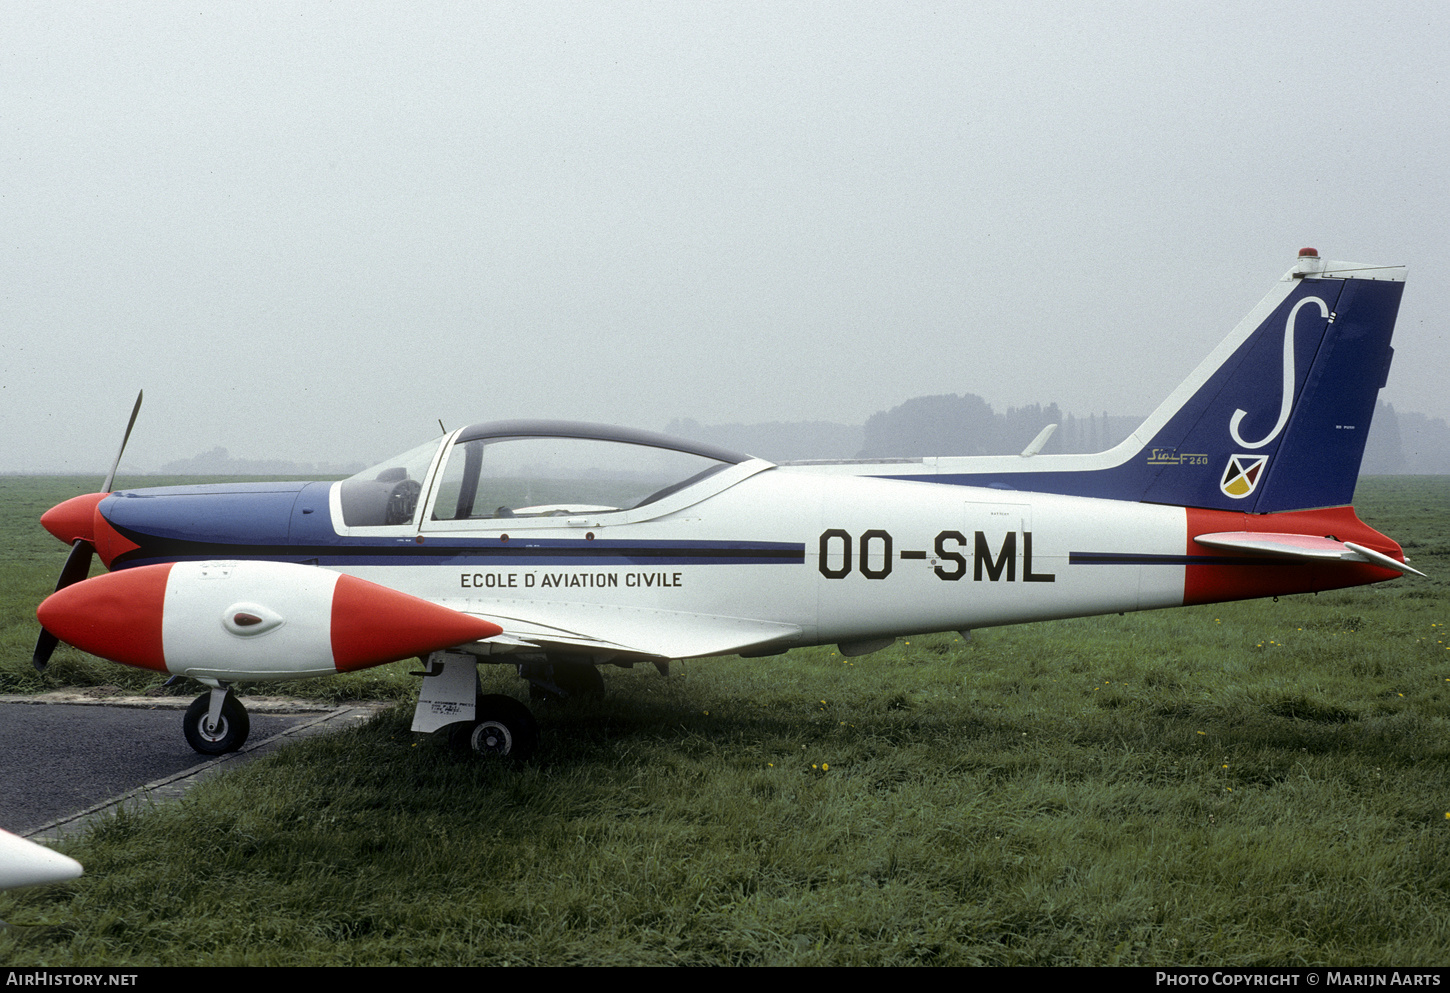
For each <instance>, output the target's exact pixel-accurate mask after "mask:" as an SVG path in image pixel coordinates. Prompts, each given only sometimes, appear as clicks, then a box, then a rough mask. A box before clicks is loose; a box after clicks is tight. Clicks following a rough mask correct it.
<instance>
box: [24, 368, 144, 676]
mask: <svg viewBox="0 0 1450 993" xmlns="http://www.w3.org/2000/svg"><path fill="white" fill-rule="evenodd" d="M145 393H146V391H145V390H138V391H137V393H136V406H134V407H132V408H131V419H130V420H129V421H127V422H126V433H125V434H124V435H122V436H121V448H120V451H118V452H116V461H115V462H112V463H111V471H110V472H108V473H107V474H106V481H105V482H104V483H103V484H102V485H101V492H102V493H109V492H111V487H112V486H114V485H115V482H116V470H117V469H119V468H121V456H122V455H123V454H125V451H126V442H128V441H130V440H131V429H132V428H134V427H135V426H136V415H138V414H140V413H141V398H142V397H143V396H145ZM95 553H96V546H95V545H92V544H91V543H90V542H89V541H86V540H85V539H84V538H77V539H76V540H75V542H74V544H72V545H71V546H70V555H68V556H66V560H65V565H64V566H63V567H62V568H61V570H60V579H58V580H57V581H56V584H55V588H56V590H63V589H65V588H66V587H67V586H73V585H74V584H76V583H79V582H80V581H81V580H83V579H85V578H86V577H87V576H89V575H90V574H91V556H93V555H95ZM58 644H60V639H59V638H57V637H56V636H55V635H53V634H51V633H50V632H49V631H47V630H46V629H45V628H44V627H42V628H41V629H40V637H39V638H37V639H35V653H34V654H33V655H31V657H30V664H31V665H33V666H35V668H36V671H38V672H44V671H45V667H46V666H48V665H49V664H50V656H51V653H53V652H54V651H55V646H56V645H58Z"/></svg>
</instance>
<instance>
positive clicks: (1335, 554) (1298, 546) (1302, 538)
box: [1193, 531, 1424, 576]
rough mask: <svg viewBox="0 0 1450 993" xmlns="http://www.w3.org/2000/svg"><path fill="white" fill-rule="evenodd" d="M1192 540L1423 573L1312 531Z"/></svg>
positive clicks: (1230, 534)
mask: <svg viewBox="0 0 1450 993" xmlns="http://www.w3.org/2000/svg"><path fill="white" fill-rule="evenodd" d="M1193 540H1194V541H1196V542H1198V543H1199V544H1200V545H1207V546H1208V547H1209V548H1222V549H1226V550H1228V551H1231V552H1257V553H1258V554H1260V555H1273V556H1277V557H1279V558H1288V559H1303V560H1307V561H1318V562H1354V563H1359V564H1368V565H1377V566H1379V567H1381V568H1383V569H1393V570H1394V571H1396V572H1413V573H1414V574H1415V575H1417V576H1423V575H1424V573H1423V572H1421V571H1420V570H1419V569H1413V568H1411V567H1410V566H1408V565H1406V564H1405V563H1403V562H1401V561H1399V560H1398V559H1393V558H1391V557H1390V556H1388V555H1386V554H1384V553H1383V552H1377V551H1375V550H1374V549H1373V548H1366V547H1365V546H1363V545H1356V544H1355V543H1354V542H1352V541H1336V540H1335V539H1333V538H1321V537H1320V536H1318V535H1313V534H1271V533H1265V532H1259V531H1223V532H1220V533H1218V534H1202V535H1199V536H1198V537H1196V538H1194V539H1193Z"/></svg>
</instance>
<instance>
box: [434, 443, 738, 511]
mask: <svg viewBox="0 0 1450 993" xmlns="http://www.w3.org/2000/svg"><path fill="white" fill-rule="evenodd" d="M729 465H731V463H729V462H725V461H721V460H718V459H713V458H709V457H706V456H703V455H698V454H694V453H691V452H682V451H676V450H673V449H666V448H656V447H653V446H650V445H640V444H632V443H627V442H621V441H617V440H612V439H599V438H559V437H529V438H487V439H477V440H474V441H465V442H460V443H459V444H456V445H454V446H453V449H452V450H451V451H450V452H449V453H448V461H447V464H446V465H444V467H443V471H442V474H441V476H440V478H439V482H438V487H437V489H438V495H437V496H436V497H435V498H434V501H433V510H432V512H431V514H430V515H429V517H430V519H431V520H435V521H462V520H488V519H497V518H512V517H562V516H565V515H569V514H579V513H597V512H602V511H613V510H628V509H631V508H633V507H641V506H644V505H645V504H647V503H652V502H654V501H655V500H658V499H660V498H661V497H664V496H667V495H669V494H670V493H674V492H676V491H677V490H680V489H683V488H684V487H686V486H688V485H690V484H691V483H693V482H696V481H698V480H700V479H704V478H705V477H706V476H709V475H712V474H713V473H715V472H718V471H720V470H721V469H724V468H726V467H727V466H729Z"/></svg>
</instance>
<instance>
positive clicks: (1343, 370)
mask: <svg viewBox="0 0 1450 993" xmlns="http://www.w3.org/2000/svg"><path fill="white" fill-rule="evenodd" d="M1403 290H1404V269H1403V268H1398V267H1396V268H1388V267H1372V266H1362V265H1353V264H1350V263H1344V262H1326V261H1322V260H1320V259H1319V258H1318V256H1317V255H1315V254H1313V249H1305V250H1304V252H1302V253H1300V259H1299V264H1298V265H1296V266H1295V267H1294V268H1293V269H1291V270H1289V272H1288V273H1287V274H1285V276H1284V278H1283V280H1281V281H1280V283H1279V285H1278V286H1276V287H1275V289H1274V290H1273V291H1272V292H1271V293H1270V294H1269V295H1268V296H1267V297H1265V298H1264V300H1263V301H1262V302H1261V303H1260V304H1259V305H1258V307H1256V308H1254V311H1253V313H1251V314H1250V315H1249V316H1248V317H1247V318H1245V319H1244V321H1243V322H1242V323H1241V324H1240V325H1239V326H1238V327H1237V328H1236V329H1235V330H1234V332H1233V334H1231V335H1229V337H1228V338H1227V339H1225V340H1224V341H1223V343H1222V344H1220V345H1219V347H1218V348H1217V349H1215V350H1214V353H1213V354H1212V355H1210V356H1209V357H1208V359H1206V360H1205V361H1204V362H1203V363H1202V364H1201V365H1200V366H1199V367H1198V369H1196V370H1195V371H1194V373H1193V375H1192V376H1190V377H1189V378H1188V379H1187V380H1186V381H1185V382H1184V383H1183V385H1181V386H1180V387H1179V388H1178V389H1177V390H1175V391H1174V393H1173V395H1172V396H1170V397H1169V398H1168V400H1166V401H1165V402H1164V403H1163V404H1162V405H1161V406H1160V407H1159V408H1158V410H1157V411H1155V412H1154V413H1153V416H1151V417H1149V418H1148V420H1147V421H1145V422H1144V424H1143V425H1142V427H1140V428H1138V430H1137V431H1135V432H1134V433H1133V436H1132V437H1131V438H1130V439H1129V442H1135V441H1136V442H1137V443H1138V444H1139V445H1141V451H1142V452H1143V453H1144V454H1145V455H1146V458H1145V457H1142V456H1140V457H1139V458H1138V459H1134V460H1133V461H1137V462H1143V463H1145V464H1147V465H1153V464H1154V463H1156V466H1154V471H1151V473H1150V474H1149V475H1150V477H1151V478H1149V479H1148V480H1147V485H1146V486H1145V487H1144V489H1143V491H1142V494H1141V495H1140V496H1138V499H1140V500H1145V501H1149V502H1152V503H1169V504H1182V505H1187V506H1194V507H1210V508H1217V509H1221V510H1241V511H1247V512H1250V513H1259V514H1264V513H1273V512H1277V511H1286V510H1303V509H1309V508H1313V507H1333V506H1343V505H1345V504H1348V503H1349V502H1350V501H1351V500H1352V499H1353V498H1354V485H1355V480H1356V479H1357V477H1358V476H1359V465H1360V461H1361V459H1362V458H1363V457H1364V445H1365V440H1366V437H1367V436H1368V433H1369V425H1370V418H1371V417H1372V416H1373V414H1374V408H1375V400H1376V398H1377V396H1378V394H1379V390H1380V388H1381V387H1383V386H1384V384H1385V380H1386V378H1387V377H1388V375H1389V368H1390V359H1391V356H1392V354H1393V349H1392V348H1391V347H1390V336H1391V333H1392V332H1393V331H1394V327H1395V316H1396V314H1397V312H1398V311H1399V306H1400V295H1401V293H1402V292H1403ZM1120 447H1122V446H1120ZM1205 460H1206V461H1205Z"/></svg>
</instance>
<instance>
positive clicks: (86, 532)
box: [40, 493, 110, 545]
mask: <svg viewBox="0 0 1450 993" xmlns="http://www.w3.org/2000/svg"><path fill="white" fill-rule="evenodd" d="M109 495H110V494H108V493H86V494H83V495H81V496H78V497H71V498H70V499H69V500H66V501H64V502H62V503H58V504H56V505H55V506H54V507H51V508H50V509H49V510H47V511H46V512H45V513H43V514H41V515H40V526H41V527H43V528H45V529H46V530H47V531H49V532H50V533H51V534H53V535H55V536H56V537H57V538H59V539H60V540H61V541H63V542H65V543H66V544H67V545H69V544H72V543H73V542H74V541H75V540H76V539H77V538H84V539H85V540H86V541H89V542H91V543H92V544H94V543H95V540H96V527H95V518H96V505H97V504H98V503H100V502H101V501H102V500H104V499H106V497H107V496H109Z"/></svg>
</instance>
